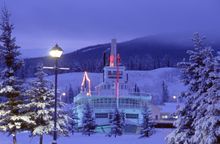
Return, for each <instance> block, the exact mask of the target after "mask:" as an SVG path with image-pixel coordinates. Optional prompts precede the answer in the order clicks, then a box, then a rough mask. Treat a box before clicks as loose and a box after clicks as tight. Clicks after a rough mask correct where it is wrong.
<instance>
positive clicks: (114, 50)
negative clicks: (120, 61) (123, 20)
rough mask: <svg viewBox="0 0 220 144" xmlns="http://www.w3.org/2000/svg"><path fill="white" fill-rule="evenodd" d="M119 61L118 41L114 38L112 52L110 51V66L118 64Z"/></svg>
mask: <svg viewBox="0 0 220 144" xmlns="http://www.w3.org/2000/svg"><path fill="white" fill-rule="evenodd" d="M116 61H117V42H116V39H112V42H111V53H110V66H116Z"/></svg>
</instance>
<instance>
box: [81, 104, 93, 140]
mask: <svg viewBox="0 0 220 144" xmlns="http://www.w3.org/2000/svg"><path fill="white" fill-rule="evenodd" d="M95 128H96V124H95V119H94V118H93V111H92V108H91V107H90V104H89V103H87V104H86V105H85V108H84V111H83V119H82V133H83V134H84V135H88V136H90V135H91V134H93V133H95Z"/></svg>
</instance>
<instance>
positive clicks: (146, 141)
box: [0, 129, 172, 144]
mask: <svg viewBox="0 0 220 144" xmlns="http://www.w3.org/2000/svg"><path fill="white" fill-rule="evenodd" d="M171 131H172V130H171V129H156V133H155V134H154V135H152V136H151V137H150V138H138V137H139V135H132V134H125V135H123V136H120V137H116V138H114V137H106V136H105V135H104V134H94V135H92V136H90V137H89V136H83V135H82V134H81V133H76V134H75V135H73V136H71V137H60V138H59V139H58V144H165V141H164V138H165V137H166V135H167V134H168V133H170V132H171ZM17 139H18V144H38V138H37V137H35V138H29V137H28V135H27V134H25V133H23V134H19V135H18V138H17ZM51 141H52V137H50V136H46V137H45V139H44V144H51ZM11 142H12V141H11V137H7V135H4V134H1V133H0V144H11Z"/></svg>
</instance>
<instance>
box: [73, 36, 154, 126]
mask: <svg viewBox="0 0 220 144" xmlns="http://www.w3.org/2000/svg"><path fill="white" fill-rule="evenodd" d="M116 47H117V44H116V40H115V39H113V40H112V43H111V49H110V56H109V64H108V65H107V66H105V67H104V72H103V82H101V83H100V84H99V85H97V86H96V87H95V91H91V88H90V79H89V77H88V74H87V73H86V72H85V74H84V77H83V81H82V85H81V92H80V93H79V94H78V95H77V96H76V97H75V98H74V104H75V108H76V112H77V114H78V118H79V126H80V125H81V120H82V116H83V109H84V106H85V104H86V103H87V102H89V103H90V105H91V107H92V108H93V112H94V117H95V121H96V124H97V125H98V126H100V127H102V126H108V125H109V118H110V117H111V114H112V113H113V112H114V111H115V108H116V107H118V109H119V111H121V112H123V113H124V114H125V124H126V125H127V126H133V127H137V126H139V125H140V124H141V122H142V110H143V107H144V106H145V105H147V104H149V103H150V101H151V95H150V94H148V93H140V92H138V91H136V90H135V88H134V87H132V86H131V85H129V81H128V74H127V72H126V69H125V66H123V65H121V63H120V56H119V54H117V48H116Z"/></svg>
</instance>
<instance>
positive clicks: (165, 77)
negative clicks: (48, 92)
mask: <svg viewBox="0 0 220 144" xmlns="http://www.w3.org/2000/svg"><path fill="white" fill-rule="evenodd" d="M88 75H89V77H90V79H91V85H92V88H93V89H94V87H95V86H96V85H98V84H99V83H100V82H102V73H88ZM82 77H83V73H82V72H73V73H66V74H60V75H59V77H58V87H59V88H60V90H61V92H64V91H66V90H67V89H68V88H69V86H70V85H71V86H72V88H73V90H74V91H75V93H76V94H77V92H78V89H79V88H80V85H81V81H82ZM128 77H129V78H128V79H129V84H130V85H132V86H134V85H135V84H137V86H138V87H139V88H140V90H141V91H143V92H149V93H151V94H152V95H153V97H154V100H158V99H159V98H160V96H161V90H162V81H165V82H166V84H167V85H168V91H169V95H170V96H174V95H175V96H179V95H180V94H181V92H182V91H183V90H184V89H185V87H184V85H183V83H181V82H180V72H179V70H178V69H176V68H159V69H155V70H150V71H128ZM47 79H48V80H51V81H53V80H54V76H48V78H47Z"/></svg>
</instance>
